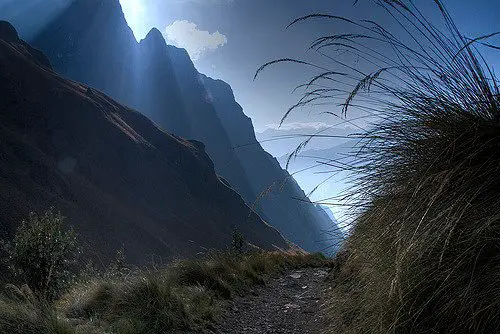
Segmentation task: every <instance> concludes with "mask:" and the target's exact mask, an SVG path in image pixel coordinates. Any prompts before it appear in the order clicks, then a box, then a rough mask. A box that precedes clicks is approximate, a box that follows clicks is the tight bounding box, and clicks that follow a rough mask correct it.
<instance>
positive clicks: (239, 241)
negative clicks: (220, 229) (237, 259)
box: [231, 229, 245, 254]
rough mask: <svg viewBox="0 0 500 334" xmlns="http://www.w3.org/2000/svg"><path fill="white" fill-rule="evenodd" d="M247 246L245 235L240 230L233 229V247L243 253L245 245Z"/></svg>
mask: <svg viewBox="0 0 500 334" xmlns="http://www.w3.org/2000/svg"><path fill="white" fill-rule="evenodd" d="M244 246H245V237H243V234H241V233H240V232H239V231H238V230H236V229H235V230H234V231H233V240H232V241H231V248H232V250H233V251H234V252H236V253H237V254H243V247H244Z"/></svg>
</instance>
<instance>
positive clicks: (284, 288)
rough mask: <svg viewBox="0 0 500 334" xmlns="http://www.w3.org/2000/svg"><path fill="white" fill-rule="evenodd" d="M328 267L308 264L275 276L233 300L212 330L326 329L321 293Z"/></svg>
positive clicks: (233, 333) (227, 333)
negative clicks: (314, 266)
mask: <svg viewBox="0 0 500 334" xmlns="http://www.w3.org/2000/svg"><path fill="white" fill-rule="evenodd" d="M327 275H328V269H327V268H305V269H301V270H294V271H291V272H288V273H287V274H286V275H284V276H282V277H280V278H276V279H272V280H270V281H268V282H267V283H266V285H264V286H260V287H257V288H255V289H254V290H253V291H251V293H250V294H248V295H246V296H244V297H238V298H236V299H235V300H233V301H232V302H231V303H230V304H229V305H228V307H227V309H226V310H225V311H224V313H223V314H222V317H221V320H220V321H219V324H217V325H215V328H213V329H212V330H211V331H207V332H206V333H213V334H239V333H249V334H250V333H258V334H264V333H283V334H285V333H286V334H294V333H296V334H299V333H300V334H316V333H318V334H319V333H324V332H325V330H324V329H325V322H326V320H325V318H324V316H323V315H322V312H321V310H322V304H323V300H322V295H323V292H324V289H325V284H324V282H325V279H326V277H327Z"/></svg>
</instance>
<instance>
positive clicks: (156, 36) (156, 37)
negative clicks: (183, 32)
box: [143, 28, 167, 45]
mask: <svg viewBox="0 0 500 334" xmlns="http://www.w3.org/2000/svg"><path fill="white" fill-rule="evenodd" d="M143 41H152V42H154V43H161V44H164V45H166V44H167V42H165V38H164V37H163V34H162V33H161V31H160V30H158V29H156V28H153V29H151V30H150V31H149V32H148V34H147V35H146V37H145V38H144V39H143Z"/></svg>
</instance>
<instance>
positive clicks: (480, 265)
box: [260, 0, 500, 334]
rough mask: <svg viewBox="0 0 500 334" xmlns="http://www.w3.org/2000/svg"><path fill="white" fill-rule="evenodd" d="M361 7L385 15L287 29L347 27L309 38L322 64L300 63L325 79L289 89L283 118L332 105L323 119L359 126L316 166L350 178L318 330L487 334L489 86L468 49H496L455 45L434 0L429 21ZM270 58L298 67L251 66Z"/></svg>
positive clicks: (490, 291) (396, 2) (493, 284)
mask: <svg viewBox="0 0 500 334" xmlns="http://www.w3.org/2000/svg"><path fill="white" fill-rule="evenodd" d="M355 2H356V3H357V2H358V1H355ZM371 2H372V3H373V5H374V6H373V9H374V10H373V12H374V13H376V9H383V12H384V13H385V14H384V15H387V16H383V17H381V19H380V21H378V22H374V20H373V18H370V19H369V20H359V21H358V20H356V21H353V20H351V19H349V18H343V17H338V16H335V15H322V14H313V15H308V16H305V17H303V18H299V19H297V20H296V21H295V22H294V23H293V24H299V23H300V22H303V21H304V22H305V21H308V20H313V19H314V20H329V23H332V24H338V25H339V26H341V29H346V30H347V31H342V30H341V33H332V34H330V35H325V36H323V37H320V38H317V39H316V40H314V41H313V42H312V45H311V48H312V49H314V50H316V51H318V53H319V54H320V55H322V56H326V59H327V63H328V62H329V64H330V65H331V67H325V65H324V64H323V63H319V64H313V67H314V68H315V69H318V70H320V71H326V72H324V73H320V74H315V76H314V77H313V78H312V80H311V81H309V82H307V83H306V84H305V85H302V86H301V87H298V88H301V89H302V88H304V89H305V90H306V92H305V94H304V96H303V97H302V98H301V99H300V100H299V102H298V103H297V104H296V105H294V106H293V107H292V108H290V109H289V111H288V112H287V114H285V116H284V118H286V117H287V116H288V114H289V113H290V112H292V111H294V110H300V109H301V107H303V106H305V105H314V104H320V105H322V104H325V103H330V104H331V105H332V106H335V105H341V106H342V107H343V109H342V112H343V114H341V115H337V116H346V115H347V114H348V111H349V112H351V111H352V109H357V111H359V110H361V111H366V113H367V114H368V115H370V117H373V118H372V121H373V122H372V123H371V124H368V123H370V122H366V123H367V124H368V125H365V124H364V123H362V127H359V126H357V128H359V130H361V131H363V133H361V134H359V135H358V136H357V138H359V143H358V146H357V147H356V148H355V149H354V152H352V154H351V155H350V156H348V157H347V158H348V159H346V157H344V156H341V157H339V158H337V159H335V157H332V160H328V161H325V162H324V164H325V165H328V166H332V169H333V170H332V173H335V172H337V171H339V170H340V171H344V170H346V169H347V170H348V171H350V172H353V174H352V175H353V178H352V181H353V184H354V186H353V189H352V192H351V193H350V194H348V195H347V196H346V197H344V196H340V198H338V201H339V202H340V205H343V204H344V202H348V203H347V204H348V207H349V208H353V209H352V218H353V219H352V224H353V226H352V229H351V231H350V236H349V238H348V240H347V242H346V243H345V246H344V250H343V252H341V254H340V255H341V257H340V258H339V259H340V260H341V261H340V262H343V265H341V266H340V269H339V270H338V272H336V274H335V275H334V277H333V280H332V285H333V289H331V291H332V295H331V303H330V308H331V312H329V313H330V314H331V316H332V324H333V325H332V331H333V332H334V333H381V334H382V333H422V334H423V333H499V332H500V289H499V287H500V275H499V273H500V247H499V245H500V242H499V241H500V173H499V170H500V81H499V80H498V79H497V77H496V76H495V74H494V71H493V69H492V68H490V67H489V66H488V63H486V61H485V59H484V58H483V56H482V55H481V54H480V53H479V51H478V49H479V48H480V47H481V46H488V47H490V48H493V49H495V50H498V49H499V48H498V47H497V46H494V45H491V44H488V42H489V41H488V37H491V36H493V35H495V34H490V35H486V36H482V37H477V38H474V39H471V38H467V37H465V36H464V35H463V34H462V33H460V31H459V30H458V28H457V27H456V26H455V24H454V22H453V20H452V19H451V17H450V15H449V13H448V12H447V10H446V8H445V6H444V5H443V3H442V2H441V1H440V0H435V1H429V4H431V3H434V5H435V9H436V11H437V12H438V13H440V14H441V17H442V22H439V24H438V25H433V24H432V23H431V22H430V21H429V18H428V17H426V16H424V14H422V13H428V11H427V10H428V8H427V7H425V5H423V6H422V8H420V9H419V7H417V4H418V5H419V6H420V1H411V0H373V1H371ZM360 3H361V1H360ZM368 3H369V2H368ZM470 6H471V7H472V6H473V4H472V3H471V4H470ZM424 9H425V10H424ZM367 12H368V11H367ZM333 30H334V31H335V29H333ZM329 33H330V31H328V32H327V34H329ZM497 34H498V33H497ZM339 49H340V50H339ZM338 51H340V52H338ZM343 53H346V54H351V55H353V57H352V58H351V59H354V60H353V61H352V62H349V60H346V61H345V62H343V60H342V59H343V58H342V57H340V56H341V55H342V54H343ZM336 55H339V57H338V58H336ZM358 61H359V65H357V62H358ZM278 62H299V63H301V64H308V65H311V64H309V63H307V62H303V61H297V60H290V59H288V58H286V59H281V60H277V61H274V62H271V63H268V64H266V65H264V66H263V67H262V68H261V69H260V70H262V69H263V68H265V67H266V66H267V65H271V64H275V63H278ZM339 65H342V66H339ZM366 68H370V72H366ZM372 69H373V70H372ZM344 71H345V72H344ZM345 87H347V89H346V88H345ZM339 99H340V101H339ZM318 102H320V103H318ZM360 118H361V117H360ZM348 121H349V120H347V121H346V122H348ZM319 133H320V132H318V134H319ZM312 137H314V136H312ZM312 137H311V138H312ZM311 138H307V140H305V141H304V143H303V144H302V145H300V146H299V147H298V149H297V151H296V152H295V153H297V152H298V151H300V149H302V148H303V147H304V146H305V145H306V144H307V142H308V141H310V140H311ZM337 166H339V167H337ZM346 198H347V199H346ZM335 199H337V198H335Z"/></svg>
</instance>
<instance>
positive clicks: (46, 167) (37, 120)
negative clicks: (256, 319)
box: [0, 22, 287, 263]
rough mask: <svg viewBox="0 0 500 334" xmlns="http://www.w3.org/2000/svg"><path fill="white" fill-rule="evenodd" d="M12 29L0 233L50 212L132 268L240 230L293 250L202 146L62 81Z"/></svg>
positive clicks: (90, 246) (6, 49)
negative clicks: (222, 177)
mask: <svg viewBox="0 0 500 334" xmlns="http://www.w3.org/2000/svg"><path fill="white" fill-rule="evenodd" d="M13 32H15V30H14V29H13V28H12V26H10V25H9V24H8V23H6V22H0V143H1V144H0V187H1V189H2V192H1V193H0V222H1V224H2V225H1V232H2V234H5V233H7V234H11V233H12V231H13V229H14V228H15V227H16V226H17V224H18V223H19V222H20V220H21V219H23V218H25V217H26V216H27V215H28V213H29V211H31V210H34V211H39V212H40V211H43V210H46V209H47V208H48V207H49V206H53V207H55V208H56V209H57V210H61V211H62V213H63V214H64V215H66V216H68V218H69V220H70V222H71V224H73V225H74V226H75V227H76V229H77V231H78V232H79V233H80V234H81V236H82V238H83V240H84V244H85V247H84V248H85V249H86V250H87V251H90V252H92V251H94V252H95V253H94V254H89V253H87V256H88V255H91V256H92V257H94V258H97V259H101V260H103V261H107V260H109V259H112V258H113V257H114V255H115V253H116V251H117V250H118V249H120V248H121V247H122V246H123V247H124V249H125V253H126V256H127V258H128V260H129V261H131V262H133V263H144V262H146V261H149V260H150V259H151V256H152V255H158V256H160V257H161V258H163V259H166V258H168V257H172V256H189V255H194V254H196V253H197V252H200V251H204V250H206V249H209V248H219V249H221V248H225V247H227V246H228V245H229V244H230V242H231V238H232V232H233V230H234V229H235V228H236V229H238V230H239V231H240V232H241V233H242V234H243V235H244V236H245V238H246V240H248V241H249V242H251V243H252V244H254V245H257V246H259V247H262V248H267V249H273V248H275V247H282V248H286V247H287V243H286V241H285V240H284V239H283V238H282V236H281V235H280V234H279V233H278V232H277V231H276V230H275V229H274V228H272V227H270V226H269V225H267V224H265V223H264V222H263V221H262V220H261V219H260V217H259V216H258V215H257V214H255V213H254V212H253V211H251V210H250V208H249V207H248V206H246V204H245V203H244V201H243V199H242V198H241V197H240V196H239V195H238V194H237V193H236V192H234V191H233V190H232V189H230V188H228V187H227V186H226V185H224V184H223V183H222V182H220V180H219V178H218V176H217V175H216V173H215V172H214V169H213V168H214V166H213V163H212V161H211V159H210V158H209V157H208V155H207V154H206V153H205V151H204V145H203V144H202V143H199V142H195V141H186V140H184V139H181V138H179V137H176V136H172V135H169V134H167V133H165V132H164V131H162V130H160V129H159V128H158V127H157V126H156V125H154V123H152V122H151V121H150V120H148V119H147V118H146V117H145V116H143V115H142V114H140V113H138V112H136V111H133V110H131V109H129V108H126V107H124V106H122V105H120V104H118V103H117V102H115V101H113V100H112V99H110V98H109V97H107V96H105V95H104V94H102V93H100V92H98V91H96V90H94V89H90V88H88V87H87V86H85V85H82V84H79V83H76V82H73V81H69V80H66V79H63V78H61V77H60V76H58V75H57V74H55V73H54V72H53V71H52V69H51V66H50V64H49V63H47V62H46V61H45V60H46V58H44V57H42V56H41V53H40V51H37V50H35V49H33V48H31V47H30V46H29V45H27V44H26V43H24V42H23V41H21V40H19V39H18V38H17V33H15V34H14V33H13Z"/></svg>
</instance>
